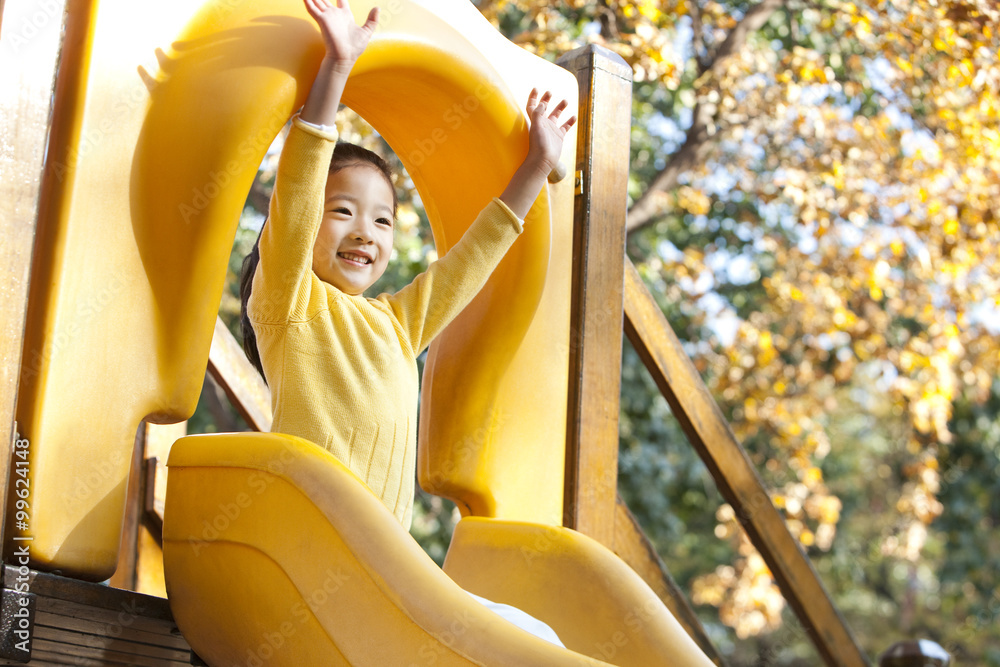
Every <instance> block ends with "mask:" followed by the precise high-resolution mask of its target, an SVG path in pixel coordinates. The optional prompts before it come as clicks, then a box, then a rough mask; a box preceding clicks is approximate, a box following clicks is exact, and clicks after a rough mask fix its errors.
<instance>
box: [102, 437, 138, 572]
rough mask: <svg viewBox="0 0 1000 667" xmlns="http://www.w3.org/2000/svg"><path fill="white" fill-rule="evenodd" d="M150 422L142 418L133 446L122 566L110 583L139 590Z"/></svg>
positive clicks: (122, 545)
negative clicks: (136, 585) (141, 527)
mask: <svg viewBox="0 0 1000 667" xmlns="http://www.w3.org/2000/svg"><path fill="white" fill-rule="evenodd" d="M146 428H147V424H146V422H140V423H139V428H137V429H136V431H135V442H134V444H133V446H132V466H131V468H130V469H129V475H128V487H127V488H126V491H125V518H124V520H123V522H122V540H121V544H120V545H119V547H118V567H117V568H115V573H114V574H113V575H111V579H109V580H108V583H109V584H111V585H112V586H114V587H115V588H124V589H125V590H129V591H134V590H135V581H136V576H135V571H136V563H137V562H138V553H139V547H138V541H139V521H140V520H141V519H142V514H143V510H144V508H145V502H144V500H145V493H144V491H145V488H144V487H145V481H146V480H145V474H144V473H145V470H144V468H145V464H144V461H145V457H146Z"/></svg>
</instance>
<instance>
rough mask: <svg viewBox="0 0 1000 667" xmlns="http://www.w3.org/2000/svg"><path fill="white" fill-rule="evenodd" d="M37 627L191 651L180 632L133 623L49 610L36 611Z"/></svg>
mask: <svg viewBox="0 0 1000 667" xmlns="http://www.w3.org/2000/svg"><path fill="white" fill-rule="evenodd" d="M35 627H36V628H42V627H45V628H52V629H56V630H64V631H69V632H74V633H77V634H80V635H89V636H94V637H107V636H111V635H114V637H115V638H116V639H121V640H124V641H130V642H135V643H141V644H148V645H149V646H158V647H161V648H164V649H170V650H173V651H175V652H176V651H180V652H182V653H183V652H187V653H190V648H189V647H188V644H187V642H186V641H185V640H184V638H183V637H182V636H181V635H180V633H179V632H150V631H149V630H141V629H139V628H135V627H132V626H131V625H115V626H108V624H106V623H101V622H99V621H96V620H94V619H92V618H76V617H75V616H63V615H62V614H54V613H52V612H49V611H39V612H36V614H35Z"/></svg>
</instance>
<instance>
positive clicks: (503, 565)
mask: <svg viewBox="0 0 1000 667" xmlns="http://www.w3.org/2000/svg"><path fill="white" fill-rule="evenodd" d="M444 571H445V573H446V574H448V576H450V577H451V578H452V579H453V580H454V581H455V582H456V583H458V584H459V585H460V586H462V588H464V589H466V590H468V591H471V592H473V593H475V594H477V595H481V596H483V597H486V598H489V599H491V600H494V601H496V602H502V603H505V604H509V605H513V606H515V607H518V608H519V609H523V610H524V611H526V612H528V613H529V614H531V615H532V616H535V617H536V618H538V619H540V620H542V621H544V622H545V623H548V624H549V625H550V626H551V627H552V629H553V630H555V631H556V634H558V635H559V638H560V639H561V640H562V641H563V643H564V644H565V645H566V647H567V648H569V649H572V650H573V651H576V652H578V653H581V654H584V655H587V656H589V657H591V658H592V659H595V660H602V661H606V662H609V663H612V664H615V665H622V666H626V665H628V666H635V667H652V666H654V665H670V666H671V667H711V666H712V665H713V664H714V663H713V662H712V661H711V660H709V659H708V657H706V656H705V654H704V653H703V652H702V651H701V649H699V648H698V646H697V645H696V644H695V642H694V640H692V639H691V638H690V637H689V636H688V634H687V633H686V632H685V631H684V628H683V627H682V626H681V625H680V623H678V622H677V620H676V619H675V618H674V617H673V615H672V614H671V613H670V612H669V611H668V610H667V608H666V607H665V606H664V605H663V603H662V602H661V601H660V599H659V598H658V597H657V596H656V593H654V592H653V590H652V589H651V588H649V586H648V585H647V584H646V583H645V582H644V581H643V580H642V579H641V578H640V577H639V575H638V574H636V573H635V572H634V571H633V570H632V569H631V568H630V567H629V566H628V565H627V564H625V562H624V561H622V560H621V559H620V558H618V557H617V556H616V555H615V554H614V553H612V552H611V551H609V550H608V549H607V548H606V547H604V546H603V545H601V544H600V543H598V542H596V541H595V540H593V539H591V538H589V537H587V536H586V535H583V534H581V533H578V532H576V531H574V530H571V529H569V528H562V527H556V526H544V525H538V524H532V523H526V522H518V521H504V520H500V519H489V518H483V517H468V518H465V519H462V520H461V521H460V522H459V523H458V525H457V526H456V528H455V534H454V535H453V537H452V542H451V546H450V548H449V550H448V556H447V558H446V560H445V564H444Z"/></svg>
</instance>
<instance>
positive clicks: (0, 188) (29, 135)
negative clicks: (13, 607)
mask: <svg viewBox="0 0 1000 667" xmlns="http://www.w3.org/2000/svg"><path fill="white" fill-rule="evenodd" d="M40 10H41V11H40ZM0 12H2V15H0V24H2V25H3V28H4V30H3V31H2V32H0V36H2V38H3V39H2V40H0V138H2V139H0V164H2V165H3V170H2V171H0V174H2V176H0V238H2V239H3V243H0V280H2V282H3V289H0V443H2V444H3V449H2V451H3V452H5V453H4V455H3V456H0V498H6V497H7V481H8V477H9V470H10V455H9V452H10V451H12V448H11V443H12V442H13V441H14V438H15V437H16V433H17V429H16V425H15V423H14V420H15V414H16V413H15V409H16V404H17V390H18V382H19V379H20V370H21V348H22V345H23V343H24V325H25V317H26V314H27V311H28V285H29V276H30V273H31V257H32V252H33V248H34V243H35V229H36V225H37V221H38V209H39V193H40V192H41V186H42V177H43V173H44V160H45V147H46V143H47V142H48V136H49V127H50V112H51V105H52V98H53V92H54V89H55V75H56V71H57V69H58V64H59V53H60V50H61V47H62V30H61V28H62V23H63V16H64V12H65V1H64V0H52V2H49V3H46V5H45V7H44V9H42V8H41V7H40V6H39V5H38V3H37V2H36V1H35V0H5V1H4V2H2V3H0ZM33 20H34V21H35V23H32V21H33ZM27 361H28V364H31V363H34V360H27ZM5 517H6V514H5V513H3V512H0V535H2V534H3V522H4V520H5Z"/></svg>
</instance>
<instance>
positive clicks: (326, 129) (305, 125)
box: [292, 114, 339, 141]
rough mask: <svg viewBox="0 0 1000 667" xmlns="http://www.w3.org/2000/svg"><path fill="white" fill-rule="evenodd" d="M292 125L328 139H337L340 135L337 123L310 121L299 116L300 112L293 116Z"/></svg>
mask: <svg viewBox="0 0 1000 667" xmlns="http://www.w3.org/2000/svg"><path fill="white" fill-rule="evenodd" d="M292 125H294V126H296V127H298V128H300V129H302V130H304V131H306V132H308V133H309V134H312V135H314V136H317V137H320V138H321V139H326V140H328V141H337V137H338V136H339V135H338V133H337V127H336V126H335V125H317V124H316V123H310V122H309V121H307V120H302V117H301V116H299V114H295V115H294V116H292Z"/></svg>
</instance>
